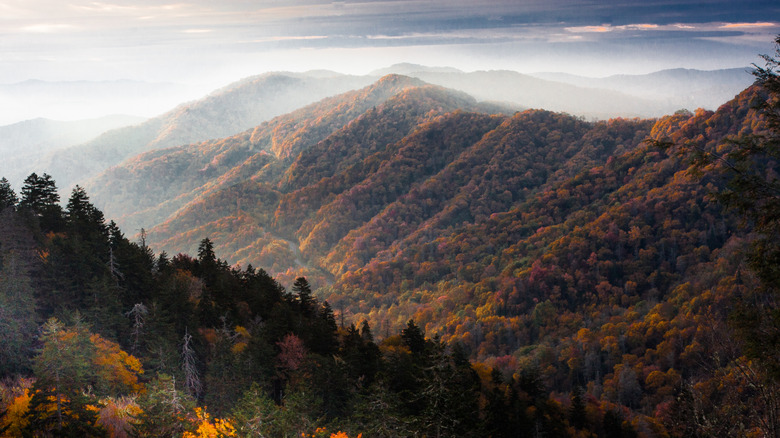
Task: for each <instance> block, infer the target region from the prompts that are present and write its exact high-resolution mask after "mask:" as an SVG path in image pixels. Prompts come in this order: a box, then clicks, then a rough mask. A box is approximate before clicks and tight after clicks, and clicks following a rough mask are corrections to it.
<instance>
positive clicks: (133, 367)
mask: <svg viewBox="0 0 780 438" xmlns="http://www.w3.org/2000/svg"><path fill="white" fill-rule="evenodd" d="M89 339H90V341H92V344H94V345H95V348H96V350H97V352H96V354H95V357H94V359H93V363H94V365H96V367H97V370H98V374H99V375H100V377H101V378H102V379H104V380H105V381H106V382H108V384H109V386H111V388H112V389H114V390H116V389H120V388H122V389H127V390H129V392H140V391H141V389H142V386H141V384H139V383H138V375H139V374H143V372H144V370H143V368H142V366H141V362H140V361H139V360H138V359H137V358H136V357H135V356H132V355H130V354H128V353H126V352H125V351H123V350H122V349H121V348H120V347H119V344H116V343H115V342H111V341H109V340H107V339H104V338H103V337H101V336H100V335H97V334H95V335H92V336H90V337H89Z"/></svg>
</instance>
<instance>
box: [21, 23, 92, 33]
mask: <svg viewBox="0 0 780 438" xmlns="http://www.w3.org/2000/svg"><path fill="white" fill-rule="evenodd" d="M77 29H78V27H77V26H74V25H71V24H34V25H31V26H24V27H22V29H21V30H22V32H28V33H60V32H68V31H73V30H77Z"/></svg>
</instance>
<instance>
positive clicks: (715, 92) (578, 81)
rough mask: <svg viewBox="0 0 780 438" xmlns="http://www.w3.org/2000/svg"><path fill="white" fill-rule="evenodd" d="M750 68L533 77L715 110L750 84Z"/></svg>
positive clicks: (540, 75) (690, 107)
mask: <svg viewBox="0 0 780 438" xmlns="http://www.w3.org/2000/svg"><path fill="white" fill-rule="evenodd" d="M748 70H749V69H747V68H732V69H723V70H712V71H702V70H692V69H683V68H679V69H672V70H661V71H658V72H654V73H649V74H644V75H614V76H608V77H605V78H586V77H582V76H576V75H570V74H565V73H537V74H534V75H533V76H535V77H538V78H540V79H546V80H551V81H556V82H562V83H566V84H571V85H576V86H579V87H588V88H601V89H605V90H613V91H617V92H621V93H626V94H630V95H633V96H638V97H642V98H645V99H651V100H654V101H661V102H665V103H666V104H667V105H668V106H673V107H672V108H671V109H670V110H669V111H668V112H669V113H671V112H672V111H674V109H679V108H689V109H691V110H694V109H696V108H707V109H716V108H718V106H720V105H721V104H723V103H724V102H726V101H728V100H731V99H732V98H733V97H734V96H735V95H736V94H737V93H738V92H739V91H741V90H743V89H745V88H746V87H748V86H750V84H752V83H753V81H754V80H755V77H754V76H753V75H751V74H750V73H749V72H748Z"/></svg>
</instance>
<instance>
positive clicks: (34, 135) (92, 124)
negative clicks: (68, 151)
mask: <svg viewBox="0 0 780 438" xmlns="http://www.w3.org/2000/svg"><path fill="white" fill-rule="evenodd" d="M143 121H144V119H143V118H141V117H133V116H123V115H114V116H106V117H101V118H97V119H89V120H77V121H70V122H63V121H57V120H49V119H34V120H26V121H24V122H18V123H14V124H11V125H6V126H0V154H2V156H3V163H2V165H0V172H2V174H3V176H5V177H6V178H8V180H9V181H11V183H12V184H14V185H15V186H16V187H21V182H22V181H23V180H24V178H25V177H27V175H29V174H30V173H32V172H34V171H38V169H37V168H36V167H35V165H34V164H33V163H34V162H35V161H36V160H37V159H40V158H41V157H43V156H44V155H45V154H46V153H48V152H51V151H54V150H58V149H64V148H67V147H69V146H73V145H76V144H79V143H83V142H85V141H88V140H91V139H92V138H94V137H97V136H98V135H100V134H102V133H104V132H106V131H108V130H111V129H116V128H119V127H122V126H128V125H135V124H137V123H141V122H143Z"/></svg>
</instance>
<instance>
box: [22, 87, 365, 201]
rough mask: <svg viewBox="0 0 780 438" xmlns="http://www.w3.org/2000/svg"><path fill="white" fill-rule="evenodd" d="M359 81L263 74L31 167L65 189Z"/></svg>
mask: <svg viewBox="0 0 780 438" xmlns="http://www.w3.org/2000/svg"><path fill="white" fill-rule="evenodd" d="M370 82H371V80H369V79H367V78H364V77H356V76H346V75H328V74H324V73H323V72H317V73H316V74H314V75H312V76H308V75H306V74H296V73H268V74H264V75H260V76H256V77H252V78H247V79H244V80H241V81H238V82H236V83H234V84H231V85H229V86H227V87H225V88H222V89H220V90H217V91H215V92H213V93H212V94H210V95H209V96H207V97H205V98H203V99H200V100H197V101H194V102H190V103H186V104H182V105H180V106H178V107H176V108H175V109H173V110H171V111H168V112H167V113H165V114H162V115H160V116H158V117H154V118H152V119H149V120H147V121H146V122H144V123H141V124H139V125H137V126H132V127H125V128H121V129H116V130H112V131H109V132H106V133H104V134H103V135H101V136H99V137H98V138H95V139H93V140H91V141H89V142H86V143H83V144H80V145H78V146H74V147H71V148H68V149H67V150H63V151H57V152H55V153H52V154H50V155H48V156H47V157H46V158H45V159H43V160H40V161H38V162H37V163H36V164H35V166H36V167H37V168H38V169H42V171H46V172H48V173H49V174H51V175H52V176H54V177H55V179H56V180H57V181H58V182H59V184H60V186H61V187H69V186H71V185H73V184H75V183H77V182H79V183H82V184H83V183H84V182H85V181H86V180H87V179H89V178H90V177H92V176H94V175H97V174H99V173H100V172H102V171H103V170H105V169H107V168H108V167H110V166H113V165H115V164H118V163H120V162H121V161H122V160H124V159H125V158H129V157H132V156H134V155H137V154H139V153H142V152H146V151H150V150H155V149H161V148H166V147H171V146H176V145H181V144H188V143H193V142H199V141H204V140H208V139H212V138H222V137H226V136H229V135H233V134H236V133H238V132H241V131H244V130H246V129H248V128H250V127H253V126H256V125H258V124H260V123H262V122H263V121H265V120H268V119H270V118H273V117H275V116H277V115H279V114H284V113H287V112H289V111H292V110H294V109H296V108H299V107H301V106H303V105H305V104H308V103H311V102H314V101H317V100H319V99H322V98H324V97H326V96H330V95H334V94H338V93H341V92H344V91H347V90H351V89H354V88H357V87H361V86H363V85H364V84H367V83H370Z"/></svg>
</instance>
